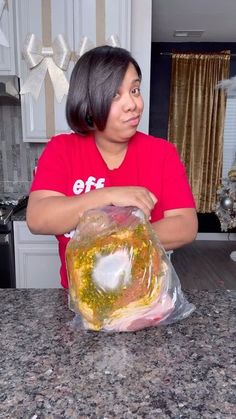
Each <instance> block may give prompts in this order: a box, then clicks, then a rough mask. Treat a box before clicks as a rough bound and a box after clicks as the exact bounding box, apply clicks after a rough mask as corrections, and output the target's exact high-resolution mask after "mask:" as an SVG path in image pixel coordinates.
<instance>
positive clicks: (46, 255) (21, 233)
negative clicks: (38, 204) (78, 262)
mask: <svg viewBox="0 0 236 419" xmlns="http://www.w3.org/2000/svg"><path fill="white" fill-rule="evenodd" d="M14 246H15V265H16V288H60V286H61V285H60V272H59V269H60V260H59V256H58V245H57V240H56V239H55V237H54V236H44V235H33V234H31V233H30V231H29V229H28V227H27V224H26V222H25V221H15V222H14Z"/></svg>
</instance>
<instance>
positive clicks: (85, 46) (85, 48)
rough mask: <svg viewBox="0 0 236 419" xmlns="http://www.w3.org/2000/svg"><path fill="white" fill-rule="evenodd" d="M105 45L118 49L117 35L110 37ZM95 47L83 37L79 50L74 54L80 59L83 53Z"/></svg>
mask: <svg viewBox="0 0 236 419" xmlns="http://www.w3.org/2000/svg"><path fill="white" fill-rule="evenodd" d="M106 45H110V46H111V47H120V40H119V37H118V35H111V36H109V38H108V39H107V41H106ZM94 47H95V45H94V43H93V42H92V41H90V39H89V38H88V37H87V36H84V37H83V38H82V39H81V41H80V45H79V50H78V52H76V56H77V58H79V57H81V56H82V55H83V54H84V53H85V52H87V51H89V50H90V49H92V48H94Z"/></svg>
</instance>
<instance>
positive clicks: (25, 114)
mask: <svg viewBox="0 0 236 419" xmlns="http://www.w3.org/2000/svg"><path fill="white" fill-rule="evenodd" d="M50 2H51V13H50V16H49V17H48V21H49V26H50V28H48V27H47V28H48V31H49V32H51V41H52V42H53V40H54V39H55V38H56V36H57V35H59V34H62V35H63V37H64V39H65V40H66V42H67V44H68V47H69V49H70V50H71V51H73V44H74V16H73V0H50ZM45 5H46V6H47V3H45V1H44V7H46V6H45ZM16 6H17V25H18V39H19V43H18V49H19V51H22V49H23V45H24V42H25V39H26V36H27V35H28V34H31V33H33V34H35V35H36V37H37V39H39V40H40V41H43V23H45V15H43V13H42V11H43V1H42V0H34V1H32V0H21V1H17V3H16ZM49 12H50V11H49ZM45 24H47V22H46V23H45ZM45 46H48V45H45ZM18 56H19V68H20V78H21V86H22V85H23V84H24V82H25V81H26V79H27V78H28V76H29V73H30V70H29V68H28V67H27V64H26V62H25V60H24V59H23V56H22V54H21V53H20V54H18ZM73 65H74V64H73V62H72V61H70V63H69V67H68V69H67V71H66V72H65V75H66V78H67V80H68V81H69V77H70V73H71V70H72V68H73ZM46 89H47V85H46V84H45V82H44V83H43V85H42V89H41V91H40V94H39V98H38V99H37V100H35V99H34V98H33V97H32V95H31V94H30V93H26V94H24V95H21V103H22V128H23V141H25V142H46V141H47V140H48V135H47V134H48V130H47V124H48V122H47V118H48V117H49V119H50V120H51V121H53V124H54V126H55V131H54V133H55V134H56V133H60V132H68V131H70V129H69V127H68V125H67V122H66V118H65V102H66V99H65V96H64V98H63V100H62V102H61V103H58V102H57V101H56V99H55V95H54V94H52V95H50V98H49V100H50V101H51V107H50V109H49V110H47V108H46V106H47V105H46V103H48V102H47V101H48V91H47V92H46V94H45V91H46ZM52 93H53V91H52Z"/></svg>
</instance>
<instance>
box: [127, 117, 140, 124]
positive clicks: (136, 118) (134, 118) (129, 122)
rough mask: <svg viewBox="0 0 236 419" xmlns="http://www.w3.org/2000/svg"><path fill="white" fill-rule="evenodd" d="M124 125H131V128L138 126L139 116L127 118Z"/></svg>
mask: <svg viewBox="0 0 236 419" xmlns="http://www.w3.org/2000/svg"><path fill="white" fill-rule="evenodd" d="M125 123H126V124H128V125H131V126H132V127H135V126H136V125H138V124H139V116H134V117H132V118H129V119H127V120H126V121H125Z"/></svg>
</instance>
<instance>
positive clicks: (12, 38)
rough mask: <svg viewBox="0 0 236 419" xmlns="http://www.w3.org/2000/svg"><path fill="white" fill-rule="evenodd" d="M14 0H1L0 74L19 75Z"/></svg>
mask: <svg viewBox="0 0 236 419" xmlns="http://www.w3.org/2000/svg"><path fill="white" fill-rule="evenodd" d="M14 17H15V16H14V11H13V3H12V0H7V1H6V0H5V2H0V31H1V32H0V76H6V75H18V71H17V68H16V63H17V60H16V33H15V19H14Z"/></svg>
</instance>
